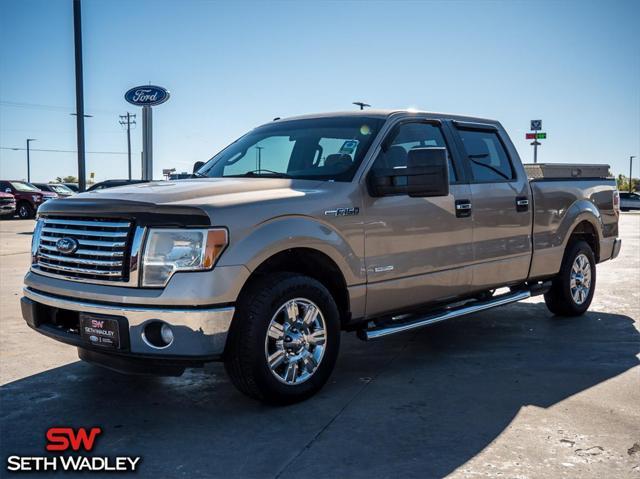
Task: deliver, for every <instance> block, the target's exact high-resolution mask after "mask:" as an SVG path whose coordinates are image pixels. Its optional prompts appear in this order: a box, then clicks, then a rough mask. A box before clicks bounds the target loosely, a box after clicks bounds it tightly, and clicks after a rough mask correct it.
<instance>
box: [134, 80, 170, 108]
mask: <svg viewBox="0 0 640 479" xmlns="http://www.w3.org/2000/svg"><path fill="white" fill-rule="evenodd" d="M124 99H125V100H127V101H128V102H129V103H131V104H132V105H137V106H154V105H159V104H160V103H164V102H165V101H167V100H168V99H169V92H168V91H167V90H166V89H164V88H162V87H161V86H154V85H143V86H137V87H134V88H132V89H131V90H129V91H127V93H125V94H124Z"/></svg>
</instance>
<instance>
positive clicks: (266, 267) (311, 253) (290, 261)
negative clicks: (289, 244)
mask: <svg viewBox="0 0 640 479" xmlns="http://www.w3.org/2000/svg"><path fill="white" fill-rule="evenodd" d="M280 272H291V273H298V274H301V275H305V276H309V277H311V278H313V279H315V280H317V281H319V282H320V283H322V284H323V285H324V286H325V287H326V288H327V289H328V290H329V292H330V293H331V295H332V296H333V298H334V300H335V302H336V305H337V306H338V311H339V313H340V322H341V324H342V325H345V324H346V323H348V322H349V320H350V318H351V308H350V298H349V290H348V289H347V282H346V279H345V277H344V275H343V274H342V271H341V270H340V268H339V267H338V265H337V264H336V262H335V261H333V259H331V257H329V256H328V255H327V254H325V253H323V252H322V251H320V250H318V249H314V248H309V247H295V248H288V249H285V250H282V251H279V252H277V253H275V254H273V255H271V256H270V257H268V258H267V259H265V260H264V261H263V262H262V263H260V264H259V265H258V266H257V267H256V268H255V269H254V270H253V271H252V273H251V275H250V276H249V278H248V279H247V281H246V283H245V285H244V286H243V288H242V290H241V292H240V295H242V293H243V292H244V291H245V290H246V289H247V288H249V287H250V286H251V285H252V284H253V283H254V282H255V281H257V280H258V279H260V278H262V277H264V276H265V275H268V274H272V273H280Z"/></svg>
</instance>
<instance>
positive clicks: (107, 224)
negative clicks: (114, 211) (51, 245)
mask: <svg viewBox="0 0 640 479" xmlns="http://www.w3.org/2000/svg"><path fill="white" fill-rule="evenodd" d="M47 224H48V225H50V224H56V225H71V226H91V227H93V228H96V227H97V228H127V229H128V228H129V227H130V226H131V223H124V222H114V221H91V220H89V221H84V220H67V219H64V220H63V219H57V218H47Z"/></svg>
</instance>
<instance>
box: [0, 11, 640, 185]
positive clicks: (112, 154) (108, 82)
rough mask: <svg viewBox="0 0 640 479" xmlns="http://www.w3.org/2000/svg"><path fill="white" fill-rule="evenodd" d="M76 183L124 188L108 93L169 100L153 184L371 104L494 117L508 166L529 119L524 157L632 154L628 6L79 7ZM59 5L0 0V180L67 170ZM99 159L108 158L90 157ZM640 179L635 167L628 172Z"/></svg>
mask: <svg viewBox="0 0 640 479" xmlns="http://www.w3.org/2000/svg"><path fill="white" fill-rule="evenodd" d="M82 15H83V18H82V21H83V27H82V28H83V49H84V52H83V53H84V55H83V58H84V89H85V112H86V113H87V114H91V115H93V116H92V117H91V118H87V119H86V122H85V131H86V150H87V172H88V173H89V172H93V173H95V180H96V181H101V180H105V179H109V178H125V177H126V176H127V156H126V149H127V146H126V133H125V130H124V129H123V128H122V127H121V126H120V125H119V124H118V120H119V117H118V115H121V114H124V113H126V112H127V111H129V112H131V113H135V114H137V115H138V117H137V120H138V125H137V128H136V129H134V130H132V161H133V176H134V177H139V176H140V150H141V143H142V138H141V136H142V129H141V128H140V126H141V125H140V123H141V111H140V109H139V107H136V106H133V105H130V104H128V103H127V102H126V101H125V100H124V96H123V95H124V92H125V91H126V90H128V89H129V88H131V87H133V86H137V85H141V84H142V85H144V84H148V83H152V84H155V85H161V86H163V87H165V88H167V89H168V90H170V92H171V98H170V99H169V101H168V102H166V103H164V104H162V105H159V106H157V107H154V110H153V115H154V116H153V128H154V131H153V136H154V137H153V151H154V178H162V169H163V168H176V170H177V171H179V172H180V171H191V167H192V165H193V163H194V162H195V161H199V160H203V161H204V160H207V159H208V158H210V157H211V156H213V155H214V154H215V153H216V152H218V151H219V150H220V149H221V148H223V147H224V146H226V145H227V144H229V143H230V142H232V141H233V140H235V139H236V138H237V137H239V136H240V135H242V134H243V133H245V132H246V131H248V130H250V129H251V128H254V127H256V126H258V125H260V124H262V123H265V122H269V121H271V120H272V119H273V118H274V117H287V116H292V115H297V114H305V113H314V112H326V111H339V110H350V109H353V108H355V107H354V106H353V105H352V104H351V102H353V101H356V100H363V101H366V102H367V103H370V104H372V105H373V106H374V107H377V108H392V109H394V108H417V109H420V110H427V111H435V112H448V113H459V114H467V115H472V116H482V117H488V118H494V119H497V120H499V121H500V122H502V124H503V125H504V126H505V128H506V129H507V131H508V132H509V134H510V136H511V138H512V140H513V141H514V143H515V145H516V147H517V149H518V151H519V153H520V156H521V158H522V159H523V161H525V162H531V161H532V158H533V152H532V147H531V146H530V145H529V143H530V141H527V140H525V133H526V132H527V131H528V129H529V121H530V120H532V119H542V120H543V131H545V132H547V139H546V140H541V141H542V143H543V144H542V146H541V147H540V149H539V152H538V155H539V161H540V162H568V163H571V162H581V163H609V164H610V165H611V166H612V170H613V171H614V173H615V174H618V173H624V174H628V171H629V156H630V155H636V156H640V37H639V36H638V29H637V26H638V19H639V18H640V2H639V1H600V2H590V1H575V2H574V1H551V2H549V1H544V0H539V1H536V2H518V1H504V2H500V1H482V0H478V1H448V2H444V1H442V2H435V1H411V2H402V1H394V2H387V1H375V2H374V1H353V2H338V1H322V2H320V1H317V2H311V1H287V2H242V1H235V2H222V1H220V2H214V1H196V0H182V1H178V0H174V1H163V0H155V1H152V0H112V1H106V0H83V2H82ZM74 111H75V82H74V45H73V8H72V1H71V0H0V148H1V149H0V177H2V178H6V179H24V178H26V176H27V172H26V152H25V151H22V150H13V149H12V148H25V140H26V138H35V139H36V141H35V142H32V143H31V148H32V152H31V180H32V181H50V180H53V179H54V178H56V177H58V176H67V175H77V156H76V154H75V153H73V152H70V153H65V152H46V151H35V150H37V149H45V150H70V151H74V150H76V132H75V117H73V116H70V113H72V112H74ZM99 152H109V153H99ZM634 176H640V160H636V162H634Z"/></svg>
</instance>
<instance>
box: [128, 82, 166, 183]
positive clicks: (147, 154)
mask: <svg viewBox="0 0 640 479" xmlns="http://www.w3.org/2000/svg"><path fill="white" fill-rule="evenodd" d="M124 99H125V100H127V101H128V102H129V103H131V104H132V105H136V106H141V107H142V179H143V180H148V181H151V180H152V179H153V114H152V111H151V107H152V106H155V105H160V104H161V103H164V102H165V101H167V100H168V99H169V91H168V90H166V89H165V88H162V87H159V86H154V85H145V86H137V87H134V88H131V89H130V90H128V91H127V92H126V93H125V94H124Z"/></svg>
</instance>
